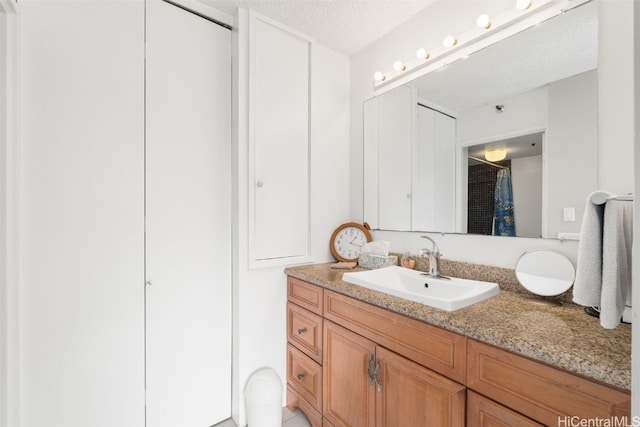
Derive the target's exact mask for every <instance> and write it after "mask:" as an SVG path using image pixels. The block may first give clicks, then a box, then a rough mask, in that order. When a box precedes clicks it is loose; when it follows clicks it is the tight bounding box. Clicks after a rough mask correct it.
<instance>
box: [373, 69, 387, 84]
mask: <svg viewBox="0 0 640 427" xmlns="http://www.w3.org/2000/svg"><path fill="white" fill-rule="evenodd" d="M385 79H386V77H385V75H384V74H382V71H376V72H375V73H374V74H373V80H375V81H377V82H383V81H384V80H385Z"/></svg>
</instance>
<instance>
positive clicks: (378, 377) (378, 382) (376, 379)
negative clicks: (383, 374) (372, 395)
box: [374, 359, 382, 393]
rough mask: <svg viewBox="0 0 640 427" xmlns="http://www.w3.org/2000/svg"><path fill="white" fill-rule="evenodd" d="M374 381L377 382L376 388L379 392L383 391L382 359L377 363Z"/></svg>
mask: <svg viewBox="0 0 640 427" xmlns="http://www.w3.org/2000/svg"><path fill="white" fill-rule="evenodd" d="M374 376H375V378H374V381H375V383H376V388H377V389H378V393H380V392H381V391H382V383H381V382H380V359H378V362H377V363H376V370H375V371H374Z"/></svg>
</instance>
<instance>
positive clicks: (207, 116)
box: [146, 1, 231, 427]
mask: <svg viewBox="0 0 640 427" xmlns="http://www.w3.org/2000/svg"><path fill="white" fill-rule="evenodd" d="M146 55H147V65H146V66H147V69H146V72H147V79H146V91H147V96H146V114H147V116H146V127H147V129H146V161H147V163H146V265H147V270H146V278H147V281H148V284H147V290H146V315H147V324H146V330H147V337H146V368H147V426H149V427H160V426H167V427H176V426H180V427H190V426H193V427H204V426H210V425H212V424H215V423H217V422H219V421H221V420H223V419H226V418H229V417H230V414H231V171H230V163H231V142H230V141H231V32H230V31H229V30H227V29H225V28H222V27H220V26H219V25H217V24H215V23H212V22H210V21H207V20H205V19H203V18H201V17H198V16H196V15H193V14H191V13H189V12H186V11H184V10H182V9H179V8H177V7H175V6H172V5H170V4H168V3H164V2H160V1H149V2H148V4H147V53H146ZM149 282H151V283H149Z"/></svg>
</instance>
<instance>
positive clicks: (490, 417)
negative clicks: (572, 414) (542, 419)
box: [467, 390, 543, 427]
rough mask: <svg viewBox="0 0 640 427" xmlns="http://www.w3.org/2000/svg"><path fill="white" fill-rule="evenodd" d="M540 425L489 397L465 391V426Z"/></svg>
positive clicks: (508, 426)
mask: <svg viewBox="0 0 640 427" xmlns="http://www.w3.org/2000/svg"><path fill="white" fill-rule="evenodd" d="M512 426H518V427H542V426H543V424H540V423H537V422H535V421H533V420H532V419H530V418H527V417H525V416H524V415H521V414H519V413H517V412H515V411H512V410H511V409H509V408H507V407H505V406H502V405H500V404H499V403H496V402H494V401H493V400H491V399H487V398H486V397H484V396H482V395H480V394H478V393H475V392H473V391H471V390H468V391H467V427H512Z"/></svg>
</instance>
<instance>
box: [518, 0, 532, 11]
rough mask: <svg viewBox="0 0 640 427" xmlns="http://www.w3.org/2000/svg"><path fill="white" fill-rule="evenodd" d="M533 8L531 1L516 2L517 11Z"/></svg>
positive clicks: (521, 0) (519, 0)
mask: <svg viewBox="0 0 640 427" xmlns="http://www.w3.org/2000/svg"><path fill="white" fill-rule="evenodd" d="M530 7H531V0H516V9H518V10H526V9H529V8H530Z"/></svg>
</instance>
